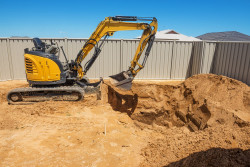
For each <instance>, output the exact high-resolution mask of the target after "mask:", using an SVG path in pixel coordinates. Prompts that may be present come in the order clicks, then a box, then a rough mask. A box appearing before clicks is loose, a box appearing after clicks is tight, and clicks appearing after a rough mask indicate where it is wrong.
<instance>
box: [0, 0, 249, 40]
mask: <svg viewBox="0 0 250 167" xmlns="http://www.w3.org/2000/svg"><path fill="white" fill-rule="evenodd" d="M115 15H125V16H141V17H144V16H153V17H156V18H157V19H158V24H159V26H158V30H164V29H174V30H176V31H177V32H180V33H182V34H185V35H188V36H198V35H201V34H204V33H208V32H221V31H239V32H241V33H245V34H247V35H250V0H186V1H181V0H163V1H161V0H159V1H152V0H151V1H147V0H143V1H140V0H123V1H118V0H116V1H111V0H110V1H105V0H103V1H99V0H93V1H89V0H88V1H84V0H70V1H65V0H39V1H36V0H33V1H32V0H0V37H11V36H29V37H41V38H42V37H49V38H50V37H51V38H54V37H59V38H64V37H66V38H88V37H89V36H90V35H91V34H92V32H93V31H94V30H95V28H96V26H97V25H98V23H99V22H100V21H102V20H103V19H104V18H105V17H108V16H115ZM140 34H141V32H140V31H139V32H138V31H129V32H117V33H116V34H114V37H113V38H135V37H136V36H139V35H140Z"/></svg>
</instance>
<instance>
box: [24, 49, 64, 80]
mask: <svg viewBox="0 0 250 167" xmlns="http://www.w3.org/2000/svg"><path fill="white" fill-rule="evenodd" d="M24 61H25V71H26V75H27V79H28V80H30V81H58V80H60V74H61V70H60V69H59V67H58V65H57V64H56V63H55V62H54V61H53V60H51V59H49V58H45V57H41V56H36V55H31V54H25V55H24Z"/></svg>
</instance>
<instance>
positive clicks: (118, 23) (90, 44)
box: [74, 16, 158, 89]
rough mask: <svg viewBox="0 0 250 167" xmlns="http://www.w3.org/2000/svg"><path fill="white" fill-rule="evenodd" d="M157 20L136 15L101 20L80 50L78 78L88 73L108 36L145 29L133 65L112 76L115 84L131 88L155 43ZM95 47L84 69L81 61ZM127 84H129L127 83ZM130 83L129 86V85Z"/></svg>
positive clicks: (77, 58)
mask: <svg viewBox="0 0 250 167" xmlns="http://www.w3.org/2000/svg"><path fill="white" fill-rule="evenodd" d="M136 21H151V23H146V22H142V23H140V22H139V23H138V22H136ZM157 27H158V25H157V20H156V18H154V17H153V18H151V17H144V18H143V17H136V16H116V17H107V18H105V20H104V21H102V22H100V23H99V25H98V26H97V28H96V30H95V31H94V32H93V33H92V35H91V36H90V38H89V39H88V41H87V42H86V43H85V44H84V46H83V47H82V49H81V50H80V51H79V53H78V55H77V57H76V60H75V62H76V63H75V64H76V66H75V67H74V68H75V70H77V71H78V78H79V79H81V78H82V77H83V76H84V75H86V73H87V71H88V70H89V69H90V68H91V66H92V65H93V63H94V62H95V60H96V59H97V57H98V55H99V54H100V52H101V47H102V45H103V42H104V41H105V40H106V38H107V37H108V36H112V35H113V34H114V33H115V32H116V31H128V30H144V31H143V33H142V36H141V39H140V42H139V45H138V47H137V50H136V52H135V55H134V58H133V60H132V61H131V66H130V67H129V69H128V70H127V71H125V72H121V73H119V74H117V75H113V76H110V77H111V83H112V84H113V85H115V86H118V87H120V88H124V89H130V87H131V82H132V80H133V78H134V77H135V76H136V74H137V73H138V72H139V71H140V70H141V69H142V68H143V67H144V66H145V63H146V60H147V58H148V56H149V53H150V50H151V48H152V45H153V41H154V38H155V34H156V31H157ZM103 37H104V40H103V41H102V42H101V44H100V45H99V46H98V43H99V41H100V40H101V38H103ZM146 45H148V47H147V49H146V52H145V57H144V59H143V62H142V64H140V63H139V62H138V61H139V59H140V57H141V54H142V52H143V50H144V49H145V47H146ZM93 48H95V52H94V54H93V56H92V58H91V59H90V60H89V61H88V62H87V63H86V64H85V66H84V69H82V67H81V65H80V64H81V62H82V61H83V60H84V59H85V58H86V56H87V55H88V53H89V52H90V51H91V50H92V49H93ZM125 84H127V85H125ZM122 85H123V86H122ZM128 85H129V86H128Z"/></svg>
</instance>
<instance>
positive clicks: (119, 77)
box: [109, 71, 134, 90]
mask: <svg viewBox="0 0 250 167" xmlns="http://www.w3.org/2000/svg"><path fill="white" fill-rule="evenodd" d="M109 77H110V82H111V84H112V85H114V86H115V87H117V88H119V89H122V90H130V89H131V87H132V81H133V79H134V77H133V76H132V75H131V73H130V72H128V71H123V72H121V73H119V74H116V75H111V76H109Z"/></svg>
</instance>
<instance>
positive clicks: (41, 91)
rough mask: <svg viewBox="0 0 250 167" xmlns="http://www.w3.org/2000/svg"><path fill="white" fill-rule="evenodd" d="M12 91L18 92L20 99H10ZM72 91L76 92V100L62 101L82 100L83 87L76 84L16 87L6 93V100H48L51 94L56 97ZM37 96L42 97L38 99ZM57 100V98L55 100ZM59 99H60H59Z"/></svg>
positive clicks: (21, 102)
mask: <svg viewBox="0 0 250 167" xmlns="http://www.w3.org/2000/svg"><path fill="white" fill-rule="evenodd" d="M13 93H18V94H19V95H20V96H21V97H22V100H20V101H17V102H14V101H12V100H11V99H10V95H11V94H13ZM73 93H77V94H78V99H76V100H67V99H66V100H65V99H63V101H79V100H82V99H83V97H84V94H85V91H84V88H81V87H78V86H61V87H43V88H32V87H27V88H16V89H13V90H11V91H10V92H9V93H8V95H7V100H8V103H9V104H24V103H26V104H30V103H33V102H39V101H48V100H53V98H51V97H52V96H54V97H57V96H62V95H70V94H73ZM34 96H37V99H35V97H34ZM25 97H32V98H33V99H32V100H30V101H25V100H24V99H25ZM39 98H42V100H40V99H39ZM56 101H58V100H56ZM59 101H60V100H59Z"/></svg>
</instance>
